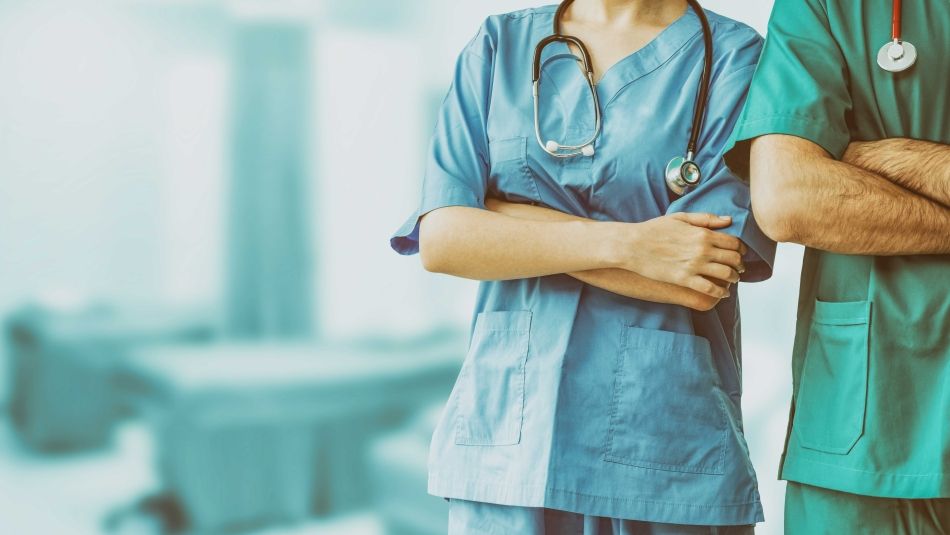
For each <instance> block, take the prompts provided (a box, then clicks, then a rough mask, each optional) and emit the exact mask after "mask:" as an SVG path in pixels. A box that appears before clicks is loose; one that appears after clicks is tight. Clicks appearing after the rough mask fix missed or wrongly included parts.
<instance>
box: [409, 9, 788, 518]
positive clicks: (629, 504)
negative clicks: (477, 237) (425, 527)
mask: <svg viewBox="0 0 950 535" xmlns="http://www.w3.org/2000/svg"><path fill="white" fill-rule="evenodd" d="M554 11H555V6H549V7H543V8H538V9H528V10H524V11H518V12H514V13H509V14H505V15H498V16H492V17H489V18H488V19H487V20H486V21H485V23H484V24H483V26H482V27H481V29H480V30H479V32H478V34H477V35H476V36H475V38H474V39H473V40H472V41H471V42H470V43H469V44H468V46H467V47H466V48H465V50H464V51H463V52H462V54H461V56H460V57H459V60H458V65H457V68H456V72H455V78H454V80H453V84H452V87H451V89H450V90H449V93H448V96H447V97H446V98H445V101H444V102H443V104H442V108H441V112H440V115H439V121H438V126H437V127H436V131H435V135H434V137H433V140H432V145H431V147H430V151H429V156H428V165H427V169H426V175H425V184H424V187H423V193H422V203H421V206H420V207H419V209H418V210H417V212H416V213H415V214H413V215H412V216H411V217H410V218H409V220H408V221H407V222H406V223H405V224H404V225H403V227H402V228H401V229H399V231H397V232H396V234H395V236H394V237H393V238H392V241H391V243H392V247H393V248H394V249H395V250H396V251H398V252H400V253H402V254H413V253H416V252H418V245H419V244H418V220H419V218H420V217H421V216H422V215H424V214H425V213H427V212H429V211H431V210H434V209H437V208H440V207H445V206H469V207H478V208H482V207H484V199H485V197H486V196H495V197H498V198H502V199H508V200H512V201H518V202H530V203H537V204H540V205H544V206H549V207H551V208H555V209H557V210H561V211H563V212H569V213H572V214H576V215H580V216H584V217H588V218H592V219H597V220H604V221H608V220H609V221H626V222H637V221H645V220H648V219H651V218H655V217H658V216H661V215H663V214H667V213H672V212H711V213H715V214H724V215H730V216H732V219H733V224H732V226H731V227H729V228H728V229H726V230H725V232H728V233H730V234H733V235H735V236H738V237H739V238H741V239H742V240H743V241H744V242H745V243H746V244H747V245H748V246H749V253H748V256H747V257H746V259H745V262H746V265H747V269H748V270H747V272H746V273H745V275H744V279H745V280H747V281H755V280H762V279H765V278H767V277H768V276H769V275H770V274H771V264H772V260H773V257H774V253H775V244H774V243H773V242H771V241H770V240H769V239H768V238H766V237H765V236H764V235H763V234H762V233H761V231H760V230H759V229H758V227H757V226H756V224H755V221H754V219H753V217H752V213H751V212H750V210H749V190H748V187H747V186H746V185H744V184H743V183H742V182H740V181H739V180H738V179H737V178H736V177H735V176H734V175H733V174H731V173H730V171H729V170H728V169H727V168H726V167H725V165H724V164H723V162H722V151H723V147H724V144H725V142H726V140H727V138H728V137H729V134H730V133H731V131H732V127H733V125H734V123H735V121H736V117H737V115H738V113H739V111H740V109H741V108H742V104H743V101H744V99H745V95H746V91H747V89H748V86H749V82H750V79H751V77H752V73H753V71H754V69H755V63H756V60H757V58H758V56H759V51H760V49H761V38H760V37H759V35H758V34H757V33H756V32H755V31H754V30H752V29H751V28H749V27H747V26H744V25H742V24H739V23H737V22H735V21H732V20H730V19H726V18H724V17H721V16H719V15H716V14H714V13H711V12H709V13H708V17H709V20H710V24H711V26H712V31H713V40H714V50H715V52H714V65H713V69H712V89H711V95H710V100H709V107H708V111H707V114H706V121H705V124H704V127H703V131H702V133H701V135H700V147H701V148H700V152H699V154H698V158H697V161H698V162H699V163H700V165H701V166H702V167H703V171H704V177H705V178H704V179H703V181H702V183H701V184H700V185H699V186H698V187H697V188H696V189H695V190H694V191H692V192H690V193H688V194H687V195H686V196H684V197H682V198H680V199H677V200H675V201H673V202H671V200H670V198H669V196H668V194H667V188H666V185H665V182H664V179H663V172H664V169H665V167H666V164H667V162H668V161H669V160H670V158H672V157H673V156H678V155H682V153H683V151H684V150H685V146H686V142H687V137H688V135H689V129H690V123H691V117H692V113H693V103H694V100H695V95H696V87H697V83H698V80H699V76H700V73H701V71H702V56H703V41H702V33H701V30H700V24H699V19H698V18H697V16H696V15H695V13H693V12H692V11H688V12H687V13H686V14H685V15H684V16H683V17H681V18H680V19H678V20H677V21H675V22H674V23H673V24H672V25H670V26H669V27H668V28H666V29H665V30H664V31H663V32H662V33H661V34H660V35H659V36H657V37H656V39H654V40H653V41H652V42H651V43H649V44H648V45H647V46H645V47H644V48H643V49H641V50H639V51H638V52H636V53H634V54H632V55H630V56H628V57H626V58H625V59H623V60H621V61H620V62H619V63H617V64H616V65H614V66H613V67H612V68H610V69H609V70H608V71H607V72H606V73H605V74H604V75H603V78H602V79H601V80H600V81H599V82H598V84H597V92H598V96H599V99H600V105H601V107H602V110H601V111H602V113H603V117H604V123H603V132H602V133H601V135H600V137H599V138H598V139H597V141H596V144H595V148H596V152H595V154H594V155H593V156H591V157H584V156H580V157H575V158H571V159H564V160H562V159H556V158H554V157H552V156H550V155H548V154H546V153H545V152H544V151H543V150H542V149H541V147H539V146H538V144H537V142H536V141H535V139H534V123H533V112H532V109H533V108H532V100H531V60H532V54H533V51H534V47H535V44H536V43H537V42H538V41H539V40H540V39H541V38H543V37H545V36H546V35H549V34H550V33H551V25H552V20H553V16H554ZM566 54H569V50H568V49H567V47H566V46H564V45H563V44H556V45H552V46H550V47H548V48H547V49H546V50H545V53H544V56H543V61H544V67H543V68H544V71H543V74H542V84H541V89H540V92H541V98H542V100H541V104H542V105H541V109H542V112H541V118H542V128H543V130H542V132H543V135H544V136H545V137H546V138H554V139H557V140H559V141H561V142H562V143H572V142H573V143H576V142H579V141H581V140H583V139H584V138H585V137H587V136H589V135H590V132H591V127H592V125H593V108H592V104H591V99H590V95H589V94H588V89H587V85H586V82H585V81H584V78H582V77H581V76H580V72H579V70H578V67H577V63H576V62H575V61H574V60H572V59H570V58H569V57H568V56H566ZM736 294H737V292H733V296H732V298H730V299H726V300H723V301H722V302H720V304H719V306H717V307H716V308H715V309H714V310H711V311H709V312H694V311H691V310H689V309H687V308H684V307H680V306H674V305H667V304H658V303H651V302H646V301H641V300H637V299H631V298H627V297H623V296H619V295H616V294H613V293H610V292H607V291H603V290H600V289H598V288H595V287H592V286H589V285H585V284H583V283H581V282H579V281H577V280H576V279H573V278H571V277H570V276H567V275H555V276H547V277H536V278H529V279H519V280H508V281H487V282H483V283H481V285H480V287H479V293H478V300H477V304H476V310H475V312H476V314H475V317H474V321H473V326H472V338H471V343H470V347H469V351H468V354H467V356H466V358H465V362H464V364H463V366H462V370H461V373H460V375H459V378H458V380H457V382H456V384H455V387H454V389H453V391H452V393H451V396H450V398H449V401H448V404H447V406H446V409H445V411H444V414H443V416H442V419H441V422H440V424H439V425H438V427H437V429H436V431H435V434H434V436H433V440H432V446H431V451H430V461H429V491H430V492H431V493H432V494H435V495H438V496H444V497H449V498H458V499H464V500H472V501H482V502H491V503H498V504H506V505H518V506H529V507H548V508H554V509H562V510H567V511H573V512H577V513H583V514H589V515H598V516H607V517H614V518H625V519H634V520H644V521H652V522H668V523H677V524H708V525H728V524H751V523H754V522H757V521H761V520H762V511H761V505H760V503H759V494H758V490H757V488H756V482H755V473H754V471H753V468H752V464H751V462H750V461H749V454H748V448H747V446H746V442H745V439H744V437H743V432H742V422H741V414H740V403H739V396H740V392H741V380H740V369H741V366H740V362H741V359H740V348H739V309H738V301H737V295H736Z"/></svg>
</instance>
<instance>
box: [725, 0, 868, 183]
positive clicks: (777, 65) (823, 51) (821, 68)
mask: <svg viewBox="0 0 950 535" xmlns="http://www.w3.org/2000/svg"><path fill="white" fill-rule="evenodd" d="M855 24H860V21H855ZM850 110H851V96H850V92H849V88H848V76H847V67H846V64H845V60H844V56H843V54H842V52H841V49H840V47H839V46H838V43H837V41H836V40H835V38H834V36H833V35H832V32H831V29H830V25H829V22H828V15H827V10H826V9H825V6H824V3H823V0H776V2H775V6H774V8H773V10H772V16H771V18H770V19H769V31H768V37H767V39H766V42H765V48H764V50H763V52H762V58H761V60H760V61H759V66H758V68H757V70H756V73H755V77H754V78H753V80H752V86H751V88H750V91H749V98H748V100H747V101H746V104H745V109H744V110H743V113H742V116H741V117H740V118H739V121H738V123H737V124H736V128H735V131H734V132H733V134H732V137H731V138H730V141H729V143H728V147H729V149H728V150H727V151H726V156H725V158H726V164H727V165H728V166H729V167H730V168H731V169H732V170H733V171H735V172H736V174H737V176H739V177H740V178H742V179H744V180H748V176H749V145H750V142H751V140H752V139H754V138H756V137H759V136H764V135H767V134H787V135H792V136H796V137H800V138H804V139H807V140H809V141H812V142H814V143H816V144H818V145H820V146H821V147H823V148H824V149H825V150H826V151H828V153H830V154H831V155H832V156H834V157H835V158H841V155H842V154H843V153H844V150H845V148H847V146H848V142H849V141H850V138H851V136H850V133H849V129H848V125H847V116H848V113H849V112H850Z"/></svg>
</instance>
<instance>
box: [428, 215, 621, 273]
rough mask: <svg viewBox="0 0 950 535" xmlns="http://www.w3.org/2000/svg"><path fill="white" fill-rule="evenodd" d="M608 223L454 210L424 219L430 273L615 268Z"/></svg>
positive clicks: (524, 271)
mask: <svg viewBox="0 0 950 535" xmlns="http://www.w3.org/2000/svg"><path fill="white" fill-rule="evenodd" d="M598 225H603V224H602V223H595V222H586V221H526V220H524V219H518V218H515V217H510V216H508V215H504V214H500V213H494V212H491V211H488V210H482V209H478V208H468V207H462V206H450V207H446V208H440V209H438V210H434V211H432V212H430V213H429V214H427V215H426V216H425V217H423V219H422V222H421V227H420V230H419V239H420V253H421V255H422V262H423V265H424V266H425V268H426V269H428V270H429V271H435V272H439V273H445V274H449V275H455V276H458V277H464V278H468V279H476V280H507V279H523V278H528V277H540V276H544V275H554V274H560V273H566V272H571V271H584V270H590V269H598V268H604V267H609V266H610V265H611V264H610V260H609V255H608V253H607V249H606V246H605V239H604V238H603V236H602V235H601V234H599V233H598V230H599V229H598V227H597V226H598Z"/></svg>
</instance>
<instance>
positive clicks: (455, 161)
mask: <svg viewBox="0 0 950 535" xmlns="http://www.w3.org/2000/svg"><path fill="white" fill-rule="evenodd" d="M493 56H494V53H493V46H492V43H491V40H490V39H489V36H488V35H487V33H486V30H485V26H482V28H481V29H480V30H479V32H478V34H477V35H476V36H475V38H474V39H473V40H472V41H471V42H470V43H469V44H468V46H466V47H465V49H464V50H463V51H462V53H461V55H460V56H459V58H458V62H457V63H456V67H455V75H454V78H453V80H452V85H451V87H450V88H449V92H448V94H447V95H446V97H445V99H444V100H443V101H442V106H441V108H440V110H439V115H438V120H437V123H436V127H435V132H434V133H433V136H432V141H431V143H430V145H429V151H428V155H427V157H426V168H425V178H424V180H423V187H422V200H421V202H420V204H419V208H418V209H417V210H416V211H415V212H414V213H413V214H412V215H411V216H410V217H409V219H407V220H406V222H405V223H404V224H403V225H402V227H400V228H399V230H397V231H396V233H395V234H394V235H393V236H392V238H391V239H390V245H391V246H392V248H393V249H394V250H395V251H396V252H398V253H399V254H404V255H409V254H415V253H418V252H419V220H420V219H421V218H422V216H424V215H425V214H427V213H429V212H431V211H432V210H435V209H437V208H443V207H446V206H469V207H484V202H485V190H486V183H487V178H488V140H487V134H486V120H487V116H488V105H489V100H490V97H491V93H490V91H491V73H492V61H493Z"/></svg>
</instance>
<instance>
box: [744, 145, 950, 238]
mask: <svg viewBox="0 0 950 535" xmlns="http://www.w3.org/2000/svg"><path fill="white" fill-rule="evenodd" d="M750 164H751V188H752V208H753V211H754V212H755V218H756V221H757V222H758V223H759V226H760V227H761V228H762V230H763V231H764V232H765V233H766V234H767V235H768V236H769V237H770V238H772V239H774V240H775V241H790V242H796V243H800V244H803V245H806V246H808V247H813V248H816V249H822V250H826V251H831V252H836V253H842V254H865V255H879V256H884V255H907V254H942V253H950V209H948V208H947V207H946V206H943V205H941V204H939V203H937V202H934V201H932V200H930V199H927V198H925V197H923V196H921V195H917V194H916V193H914V192H912V191H909V190H907V189H904V188H903V187H901V186H899V185H897V184H895V183H893V182H891V181H890V180H888V179H886V178H884V177H882V176H880V175H878V174H876V173H873V172H870V171H867V170H865V169H862V168H860V167H857V166H854V165H851V164H848V163H845V162H839V161H837V160H835V159H834V158H832V157H831V156H830V155H829V154H828V153H827V152H825V151H824V149H822V148H821V147H820V146H818V145H817V144H815V143H812V142H811V141H808V140H805V139H802V138H798V137H793V136H785V135H767V136H762V137H759V138H756V139H755V140H754V141H753V142H752V151H751V161H750Z"/></svg>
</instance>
